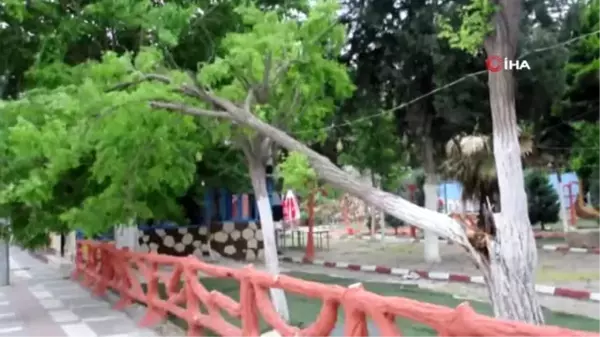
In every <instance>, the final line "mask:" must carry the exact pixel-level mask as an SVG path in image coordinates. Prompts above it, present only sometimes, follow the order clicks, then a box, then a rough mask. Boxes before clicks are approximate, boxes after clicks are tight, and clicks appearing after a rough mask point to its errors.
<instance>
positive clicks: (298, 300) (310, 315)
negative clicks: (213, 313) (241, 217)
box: [173, 272, 600, 336]
mask: <svg viewBox="0 0 600 337" xmlns="http://www.w3.org/2000/svg"><path fill="white" fill-rule="evenodd" d="M289 275H291V276H294V277H298V278H302V279H305V280H310V281H316V282H321V283H330V284H339V285H350V284H353V283H356V282H358V281H356V280H352V279H345V278H337V277H331V276H327V275H320V274H309V273H297V272H292V273H289ZM202 283H203V285H204V286H205V287H206V289H207V290H208V291H211V290H216V291H219V292H221V293H223V294H226V295H228V296H230V297H231V298H233V299H235V300H239V284H238V282H237V281H235V280H231V279H218V278H203V279H202ZM363 285H364V287H365V288H366V289H367V290H369V291H372V292H374V293H377V294H381V295H387V296H402V297H406V298H411V299H415V300H419V301H422V302H429V303H435V304H441V305H445V306H450V307H456V306H457V305H458V304H460V303H461V302H462V300H458V299H455V298H453V297H452V296H451V295H449V294H442V293H436V292H432V291H427V290H422V289H419V288H417V287H416V286H403V285H399V284H389V283H376V282H363ZM287 299H288V304H289V306H290V314H291V322H292V323H293V324H295V325H301V326H306V325H308V324H310V323H312V322H314V321H315V318H316V316H317V315H318V313H319V310H320V308H321V301H320V300H316V299H310V298H306V297H303V296H299V295H295V294H287ZM471 306H472V307H473V308H474V309H475V310H476V311H477V312H479V313H482V314H487V315H490V314H491V309H490V306H489V305H488V304H486V303H482V302H476V301H471ZM224 315H225V316H226V314H224ZM545 317H546V322H547V324H552V325H558V326H562V327H567V328H571V329H579V330H588V331H599V330H600V328H599V326H600V321H598V320H595V319H591V318H587V317H581V316H576V315H571V314H565V313H558V312H552V311H549V310H545ZM227 319H228V320H229V321H230V322H232V323H234V324H236V325H238V326H239V321H238V320H236V319H234V318H232V317H227ZM343 319H344V318H343V313H342V310H340V311H339V316H338V322H343ZM173 322H174V323H175V324H177V325H179V326H180V327H182V328H183V329H186V328H187V326H186V323H185V322H183V321H180V320H178V319H176V318H173ZM261 323H262V322H261ZM397 323H398V326H399V327H400V329H401V331H402V333H403V335H405V336H433V335H435V331H433V330H432V329H430V328H429V327H427V326H424V325H421V324H417V323H415V322H413V321H410V320H406V319H402V318H398V319H397ZM262 327H263V331H268V330H270V328H269V327H268V326H266V325H265V324H264V323H262ZM207 333H209V335H214V334H211V333H210V332H209V331H207Z"/></svg>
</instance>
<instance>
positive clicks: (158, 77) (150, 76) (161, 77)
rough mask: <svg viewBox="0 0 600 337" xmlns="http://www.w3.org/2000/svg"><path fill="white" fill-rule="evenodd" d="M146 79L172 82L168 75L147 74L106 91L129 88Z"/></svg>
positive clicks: (165, 82)
mask: <svg viewBox="0 0 600 337" xmlns="http://www.w3.org/2000/svg"><path fill="white" fill-rule="evenodd" d="M146 81H157V82H161V83H164V84H170V83H171V79H170V78H168V77H167V76H164V75H158V74H146V75H144V76H142V77H141V78H139V79H137V80H135V81H130V82H123V83H119V84H116V85H114V86H112V87H110V88H108V89H106V90H105V92H111V91H117V90H123V89H127V88H129V87H131V86H134V85H138V84H140V83H142V82H146Z"/></svg>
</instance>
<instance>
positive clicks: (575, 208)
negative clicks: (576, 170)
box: [563, 181, 600, 227]
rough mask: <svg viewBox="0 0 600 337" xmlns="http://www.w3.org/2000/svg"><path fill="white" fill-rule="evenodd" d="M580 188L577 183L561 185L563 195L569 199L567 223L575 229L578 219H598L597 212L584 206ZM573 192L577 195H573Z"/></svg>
mask: <svg viewBox="0 0 600 337" xmlns="http://www.w3.org/2000/svg"><path fill="white" fill-rule="evenodd" d="M580 186H581V184H580V183H579V182H577V181H572V182H570V183H567V184H564V185H563V193H565V192H566V195H567V197H568V199H569V202H568V205H569V206H568V207H569V220H570V221H569V223H570V225H571V226H572V227H576V224H577V218H578V217H579V218H581V219H600V212H598V210H596V209H595V208H593V207H589V206H586V205H585V201H584V200H583V193H582V191H581V188H579V187H580ZM575 191H577V194H575Z"/></svg>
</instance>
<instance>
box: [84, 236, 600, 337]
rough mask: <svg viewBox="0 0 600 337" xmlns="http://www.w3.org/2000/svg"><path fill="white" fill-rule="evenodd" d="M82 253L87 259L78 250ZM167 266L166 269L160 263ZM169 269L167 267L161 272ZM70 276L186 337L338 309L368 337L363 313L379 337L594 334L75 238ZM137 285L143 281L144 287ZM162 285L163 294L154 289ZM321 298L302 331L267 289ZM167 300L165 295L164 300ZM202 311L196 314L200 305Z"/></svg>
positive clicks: (321, 328) (244, 330)
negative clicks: (175, 324)
mask: <svg viewBox="0 0 600 337" xmlns="http://www.w3.org/2000/svg"><path fill="white" fill-rule="evenodd" d="M84 247H85V249H86V250H87V254H85V255H86V256H85V257H84V254H83V248H84ZM159 266H168V267H170V268H159ZM164 269H169V271H164ZM199 273H201V274H203V275H210V276H212V277H219V278H233V279H236V280H237V281H239V283H240V299H239V302H238V301H236V300H234V299H232V298H230V297H228V296H226V295H224V294H222V293H219V292H217V291H209V290H207V289H206V288H204V286H203V285H202V282H201V279H200V278H199ZM73 278H74V279H76V280H80V281H81V282H82V283H83V284H84V285H85V286H86V287H89V288H90V289H92V291H93V292H94V293H95V294H97V295H103V294H104V293H106V291H107V290H113V291H114V292H116V293H117V294H119V295H120V300H119V302H118V303H116V304H115V308H116V309H123V308H125V307H127V306H129V305H131V304H133V303H134V302H139V303H142V304H144V305H145V306H146V307H147V311H146V314H145V316H144V317H143V318H142V320H141V321H140V325H141V326H152V325H154V324H157V323H159V322H160V321H161V320H163V319H164V318H166V317H167V315H172V316H176V317H179V318H180V319H182V320H184V321H186V322H187V324H188V331H187V333H188V336H199V335H203V333H204V329H209V330H212V331H214V332H215V333H217V334H219V335H222V336H259V335H260V333H261V332H260V330H259V329H260V328H259V318H262V319H263V320H264V321H265V322H266V323H267V324H268V325H269V326H270V327H272V328H273V329H276V330H277V331H278V332H279V333H280V334H281V335H282V336H328V335H330V333H331V332H332V330H333V328H334V326H335V324H336V320H337V316H338V315H337V314H338V310H340V308H341V310H343V311H344V335H346V336H367V335H368V331H367V318H370V319H371V320H372V321H373V322H374V323H375V324H376V325H377V326H378V328H379V331H380V334H381V335H382V336H401V335H402V333H401V330H400V328H399V327H398V326H397V324H396V322H395V319H396V317H397V316H400V317H404V318H408V319H410V320H412V321H415V322H418V323H422V324H425V325H428V326H430V327H431V328H433V329H434V330H436V331H437V332H438V334H439V335H440V336H598V334H595V333H590V332H584V331H576V330H569V329H565V328H560V327H556V326H535V325H530V324H525V323H521V322H513V321H504V320H498V319H494V318H490V317H488V316H484V315H480V314H478V313H476V312H475V311H473V309H471V307H470V306H469V304H468V303H463V304H461V305H459V306H458V307H457V308H456V309H453V308H448V307H444V306H440V305H434V304H429V303H423V302H419V301H415V300H411V299H406V298H402V297H384V296H380V295H377V294H374V293H371V292H369V291H366V290H364V289H363V288H362V287H361V286H360V284H357V285H354V286H350V287H342V286H338V285H328V284H322V283H317V282H310V281H305V280H301V279H297V278H293V277H289V276H285V275H280V276H273V275H271V274H268V273H266V272H262V271H259V270H256V269H254V268H252V266H248V267H245V268H241V269H232V268H226V267H221V266H216V265H211V264H208V263H205V262H202V261H200V260H198V259H197V258H196V257H193V256H189V257H175V256H167V255H159V254H156V253H134V252H130V251H128V250H125V249H117V248H116V247H115V246H114V245H113V244H111V243H103V242H95V241H79V242H78V243H77V257H76V267H75V271H74V272H73ZM142 283H145V284H146V287H145V289H144V288H143V287H142ZM161 283H162V284H163V285H164V288H165V289H166V296H165V295H164V294H163V296H162V297H161V294H159V285H160V284H161ZM271 287H275V288H282V289H284V290H285V291H286V292H292V293H296V294H301V295H304V296H307V297H312V298H318V299H320V300H322V301H323V305H322V307H321V311H320V313H319V314H318V316H317V319H316V321H315V322H313V323H312V324H310V325H309V326H308V327H306V328H303V329H300V328H297V327H294V326H290V325H289V324H288V323H286V322H285V321H284V320H282V319H281V318H280V316H279V315H278V314H277V312H276V311H275V309H274V307H273V305H272V304H271V301H270V298H269V288H271ZM165 297H166V298H165ZM201 307H202V308H204V310H202V311H201V309H200V308H201ZM221 311H225V312H227V313H228V314H229V315H231V316H233V317H237V318H239V319H240V320H241V326H236V325H234V324H232V323H230V322H228V321H226V320H225V319H224V318H223V316H222V315H221Z"/></svg>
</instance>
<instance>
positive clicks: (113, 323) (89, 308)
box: [0, 247, 158, 337]
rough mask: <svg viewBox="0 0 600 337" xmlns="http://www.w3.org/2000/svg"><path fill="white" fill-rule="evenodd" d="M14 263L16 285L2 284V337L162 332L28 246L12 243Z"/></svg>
mask: <svg viewBox="0 0 600 337" xmlns="http://www.w3.org/2000/svg"><path fill="white" fill-rule="evenodd" d="M10 263H11V285H9V286H7V287H0V336H11V337H12V336H65V337H109V336H110V337H125V336H151V337H156V336H158V334H156V333H155V332H154V331H152V330H148V329H141V328H139V327H138V326H137V324H136V322H135V321H134V320H133V319H132V318H130V317H129V316H127V315H126V314H125V313H123V312H120V311H116V310H113V309H112V308H111V306H110V304H109V303H108V302H107V301H105V300H104V299H100V298H95V297H93V296H92V295H91V293H90V292H89V291H87V290H86V289H84V288H83V287H81V286H80V285H79V284H78V283H76V282H73V281H71V280H70V279H69V278H68V273H67V272H66V271H61V270H60V269H59V268H57V267H54V266H50V265H47V264H45V263H43V262H41V261H39V260H37V259H35V258H33V257H32V256H30V255H29V253H27V252H26V251H23V250H21V249H19V248H16V247H11V261H10Z"/></svg>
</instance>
